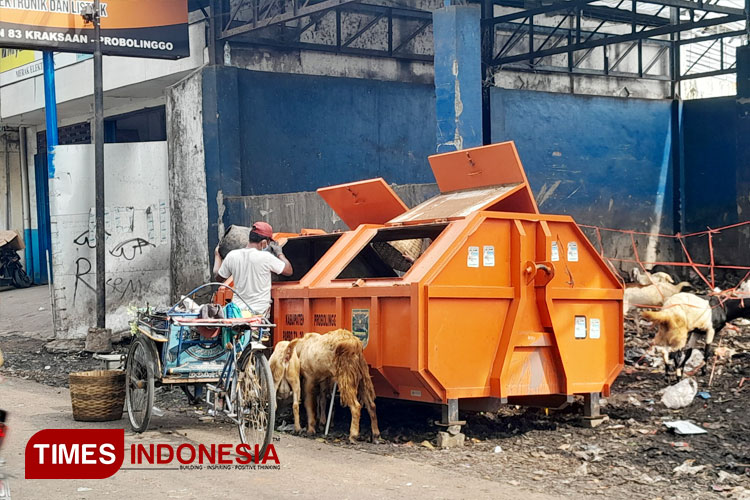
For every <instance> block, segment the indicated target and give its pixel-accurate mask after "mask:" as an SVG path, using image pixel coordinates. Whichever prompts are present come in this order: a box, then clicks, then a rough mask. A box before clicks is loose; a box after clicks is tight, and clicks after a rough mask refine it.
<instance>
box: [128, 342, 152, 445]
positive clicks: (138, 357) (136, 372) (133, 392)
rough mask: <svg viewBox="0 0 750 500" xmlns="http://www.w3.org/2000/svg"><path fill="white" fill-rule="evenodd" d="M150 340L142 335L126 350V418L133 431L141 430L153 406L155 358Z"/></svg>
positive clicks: (149, 417)
mask: <svg viewBox="0 0 750 500" xmlns="http://www.w3.org/2000/svg"><path fill="white" fill-rule="evenodd" d="M146 342H150V341H149V340H146V339H145V338H143V337H138V338H137V339H135V340H134V341H133V343H132V344H131V346H130V350H129V351H128V359H127V361H126V367H125V380H126V384H125V400H126V402H127V408H128V420H130V427H131V428H132V429H133V432H143V431H145V430H146V429H147V428H148V424H149V421H150V420H151V409H152V408H153V407H154V366H155V361H156V360H155V359H153V358H154V354H153V351H152V350H151V348H150V346H148V345H147V344H146Z"/></svg>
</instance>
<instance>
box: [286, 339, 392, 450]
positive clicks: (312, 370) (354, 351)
mask: <svg viewBox="0 0 750 500" xmlns="http://www.w3.org/2000/svg"><path fill="white" fill-rule="evenodd" d="M297 353H298V355H299V358H300V366H301V372H302V375H303V376H304V377H305V411H306V412H307V432H308V433H309V434H314V433H315V402H316V398H315V394H314V393H315V390H316V388H318V387H319V386H320V384H321V383H325V382H326V381H329V380H333V381H335V382H337V383H338V386H339V394H340V395H341V404H342V405H344V406H348V407H349V410H350V411H351V413H352V421H351V425H350V427H349V441H351V442H352V443H354V442H356V439H357V438H358V437H359V419H360V414H361V412H362V404H364V406H365V408H367V411H368V413H369V414H370V423H371V427H372V436H373V440H377V439H378V438H379V437H380V430H379V429H378V417H377V415H376V413H375V389H374V387H373V385H372V380H371V379H370V372H369V368H368V366H367V361H365V356H364V353H363V349H362V343H361V342H360V341H359V339H358V338H357V337H355V336H354V335H353V334H352V333H351V332H350V331H347V330H335V331H333V332H330V333H327V334H325V335H319V334H316V333H308V334H307V335H305V337H304V338H303V339H302V340H301V341H300V343H299V344H297ZM360 400H361V401H362V403H360Z"/></svg>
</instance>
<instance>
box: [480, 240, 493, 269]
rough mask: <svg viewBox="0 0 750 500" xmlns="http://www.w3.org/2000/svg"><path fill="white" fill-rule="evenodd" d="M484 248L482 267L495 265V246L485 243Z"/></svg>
mask: <svg viewBox="0 0 750 500" xmlns="http://www.w3.org/2000/svg"><path fill="white" fill-rule="evenodd" d="M483 249H484V258H483V259H482V261H483V262H484V267H495V247H494V246H492V245H485V246H484V247H483Z"/></svg>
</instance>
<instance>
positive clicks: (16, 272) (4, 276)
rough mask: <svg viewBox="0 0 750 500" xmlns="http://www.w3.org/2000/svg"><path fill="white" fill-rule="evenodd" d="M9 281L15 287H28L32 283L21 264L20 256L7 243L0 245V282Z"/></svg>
mask: <svg viewBox="0 0 750 500" xmlns="http://www.w3.org/2000/svg"><path fill="white" fill-rule="evenodd" d="M8 281H9V282H11V283H12V284H13V286H14V287H16V288H28V287H30V286H31V285H33V284H34V281H33V280H32V279H31V277H30V276H29V275H28V274H26V271H24V269H23V265H21V257H20V256H19V255H18V252H16V250H14V249H12V248H10V246H9V245H7V244H6V245H3V246H0V284H1V283H3V282H8Z"/></svg>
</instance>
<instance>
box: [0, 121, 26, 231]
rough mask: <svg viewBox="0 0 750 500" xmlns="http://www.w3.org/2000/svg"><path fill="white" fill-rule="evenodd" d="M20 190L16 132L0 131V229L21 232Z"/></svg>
mask: <svg viewBox="0 0 750 500" xmlns="http://www.w3.org/2000/svg"><path fill="white" fill-rule="evenodd" d="M6 159H7V160H8V163H7V164H6ZM22 192H23V191H22V189H21V155H20V149H19V140H18V132H17V131H14V130H7V131H6V132H1V131H0V229H15V230H17V231H18V232H19V233H21V234H23V214H22V207H23V204H22ZM8 197H10V200H8ZM8 201H10V205H8ZM8 207H10V210H8Z"/></svg>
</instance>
